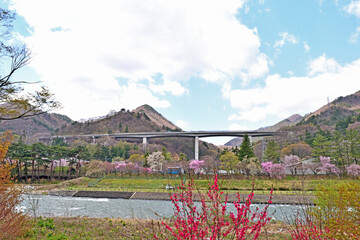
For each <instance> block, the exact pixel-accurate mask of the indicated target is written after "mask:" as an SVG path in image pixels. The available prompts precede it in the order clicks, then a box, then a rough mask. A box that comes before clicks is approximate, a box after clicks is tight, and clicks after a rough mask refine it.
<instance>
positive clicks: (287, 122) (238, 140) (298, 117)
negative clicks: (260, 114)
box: [225, 114, 303, 146]
mask: <svg viewBox="0 0 360 240" xmlns="http://www.w3.org/2000/svg"><path fill="white" fill-rule="evenodd" d="M302 118H303V117H302V116H301V115H299V114H294V115H292V116H290V117H288V118H286V119H284V120H282V121H280V122H278V123H276V124H275V125H273V126H268V127H263V128H259V129H258V130H259V131H265V132H266V131H269V132H275V131H279V130H280V129H281V128H283V127H287V126H291V125H294V124H296V123H298V122H299V121H301V119H302ZM241 142H242V138H240V137H237V138H233V139H231V140H230V141H228V142H227V143H225V146H239V145H241Z"/></svg>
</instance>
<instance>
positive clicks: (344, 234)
mask: <svg viewBox="0 0 360 240" xmlns="http://www.w3.org/2000/svg"><path fill="white" fill-rule="evenodd" d="M315 204H316V207H313V208H311V209H310V210H309V211H308V212H307V214H306V218H305V219H304V220H301V219H299V218H298V219H297V220H296V221H295V224H294V227H293V228H292V230H291V234H292V236H293V239H299V240H300V239H347V240H348V239H349V240H351V239H354V240H355V239H360V185H359V184H357V185H356V184H344V185H341V186H339V187H338V188H337V189H325V188H322V189H320V191H318V192H317V193H316V199H315Z"/></svg>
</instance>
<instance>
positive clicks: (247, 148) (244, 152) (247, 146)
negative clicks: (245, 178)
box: [237, 134, 255, 161]
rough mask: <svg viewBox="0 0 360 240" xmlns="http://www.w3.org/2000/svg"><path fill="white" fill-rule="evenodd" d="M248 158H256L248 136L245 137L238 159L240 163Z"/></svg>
mask: <svg viewBox="0 0 360 240" xmlns="http://www.w3.org/2000/svg"><path fill="white" fill-rule="evenodd" d="M246 156H247V157H248V158H251V157H255V155H254V151H253V149H252V147H251V142H250V138H249V136H248V135H247V134H245V135H244V138H243V141H242V143H241V146H240V150H239V151H238V152H237V157H238V159H239V160H240V161H242V160H244V158H245V157H246Z"/></svg>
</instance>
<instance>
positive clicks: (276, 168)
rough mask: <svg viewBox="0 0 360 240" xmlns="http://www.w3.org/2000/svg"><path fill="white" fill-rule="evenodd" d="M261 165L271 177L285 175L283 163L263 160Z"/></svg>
mask: <svg viewBox="0 0 360 240" xmlns="http://www.w3.org/2000/svg"><path fill="white" fill-rule="evenodd" d="M261 166H262V168H263V170H264V172H266V173H268V174H269V176H270V177H271V178H277V179H282V178H283V177H284V176H285V166H284V165H283V164H279V163H272V162H264V163H262V164H261Z"/></svg>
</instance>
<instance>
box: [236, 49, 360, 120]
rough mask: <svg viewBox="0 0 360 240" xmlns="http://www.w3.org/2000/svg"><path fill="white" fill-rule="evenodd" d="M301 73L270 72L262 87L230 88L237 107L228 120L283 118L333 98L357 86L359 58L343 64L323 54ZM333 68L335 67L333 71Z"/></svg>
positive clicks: (301, 112)
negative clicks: (307, 72)
mask: <svg viewBox="0 0 360 240" xmlns="http://www.w3.org/2000/svg"><path fill="white" fill-rule="evenodd" d="M309 65H310V67H309V69H310V72H311V71H312V74H309V75H308V76H304V77H282V76H280V75H270V76H268V77H267V78H266V80H265V86H264V87H258V88H255V89H248V90H240V89H233V90H230V97H229V99H230V104H231V106H232V107H234V108H237V109H238V111H239V112H238V114H237V115H231V116H230V117H229V120H230V119H231V120H242V121H244V120H247V121H251V122H259V121H261V120H264V119H269V118H271V117H276V118H277V119H280V120H281V119H284V118H286V117H288V116H290V115H292V114H294V113H299V114H302V115H303V114H306V113H309V112H312V111H315V110H317V109H318V108H320V107H322V106H323V105H325V104H326V103H327V97H329V98H330V99H335V98H337V97H339V96H345V95H348V94H352V93H354V92H356V91H358V90H359V89H360V81H359V76H360V59H359V60H356V61H353V62H351V63H349V64H346V65H344V66H341V65H339V64H338V63H337V62H336V61H335V60H334V59H331V58H330V59H328V58H326V56H325V55H322V56H320V57H319V58H317V59H314V60H313V61H312V62H311V63H310V64H309ZM335 70H336V71H335Z"/></svg>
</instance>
